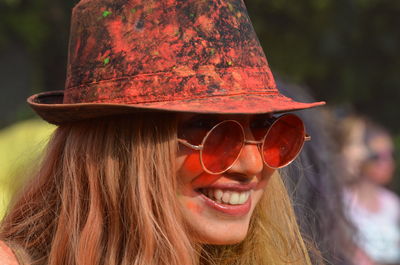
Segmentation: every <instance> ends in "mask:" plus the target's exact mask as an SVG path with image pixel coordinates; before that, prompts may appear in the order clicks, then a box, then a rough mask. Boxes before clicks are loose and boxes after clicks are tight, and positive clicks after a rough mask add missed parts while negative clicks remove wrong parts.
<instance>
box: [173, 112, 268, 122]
mask: <svg viewBox="0 0 400 265" xmlns="http://www.w3.org/2000/svg"><path fill="white" fill-rule="evenodd" d="M272 116H273V115H272V113H265V114H199V113H179V114H178V115H177V117H178V121H180V122H184V121H187V120H190V119H192V118H194V117H196V118H197V117H198V118H204V119H213V120H236V121H247V120H251V119H254V118H259V117H266V118H271V117H272Z"/></svg>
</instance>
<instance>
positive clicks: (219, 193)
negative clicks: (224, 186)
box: [202, 189, 250, 205]
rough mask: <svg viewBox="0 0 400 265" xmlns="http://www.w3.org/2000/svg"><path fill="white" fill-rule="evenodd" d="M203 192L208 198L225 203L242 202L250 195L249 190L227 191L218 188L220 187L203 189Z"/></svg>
mask: <svg viewBox="0 0 400 265" xmlns="http://www.w3.org/2000/svg"><path fill="white" fill-rule="evenodd" d="M202 192H203V194H204V195H206V196H207V197H208V198H210V199H212V200H214V201H216V202H218V203H222V202H223V203H225V204H231V205H239V204H244V203H245V202H246V201H247V200H248V199H249V196H250V191H242V192H237V191H228V190H225V191H223V190H220V189H204V190H203V191H202Z"/></svg>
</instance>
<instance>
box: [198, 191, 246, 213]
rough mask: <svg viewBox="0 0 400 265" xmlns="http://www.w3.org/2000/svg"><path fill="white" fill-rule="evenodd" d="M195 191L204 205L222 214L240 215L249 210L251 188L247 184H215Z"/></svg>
mask: <svg viewBox="0 0 400 265" xmlns="http://www.w3.org/2000/svg"><path fill="white" fill-rule="evenodd" d="M197 191H198V193H199V194H200V197H201V198H202V199H203V201H204V203H205V204H206V206H208V207H210V208H211V209H213V210H215V211H217V212H219V213H222V214H224V215H227V216H232V217H241V216H244V215H246V214H248V213H249V212H250V209H251V194H252V191H253V189H252V188H250V187H249V186H247V187H245V186H240V187H239V186H237V185H234V186H232V185H222V186H221V185H217V187H204V188H201V189H198V190H197Z"/></svg>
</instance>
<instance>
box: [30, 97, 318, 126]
mask: <svg viewBox="0 0 400 265" xmlns="http://www.w3.org/2000/svg"><path fill="white" fill-rule="evenodd" d="M63 98H64V91H52V92H44V93H39V94H36V95H33V96H31V97H29V98H28V103H29V105H30V106H31V107H32V108H33V109H34V110H35V111H36V113H37V114H38V115H39V116H41V117H42V118H43V119H44V120H46V121H47V122H49V123H52V124H56V125H59V124H63V123H68V122H74V121H80V120H86V119H92V118H98V117H105V116H112V115H121V114H129V113H133V112H144V111H171V112H192V113H204V114H207V113H215V114H261V113H276V112H287V111H293V110H301V109H307V108H312V107H316V106H321V105H324V104H325V102H324V101H320V102H312V103H302V102H296V101H294V100H292V99H291V98H288V97H286V96H283V95H282V94H279V93H274V94H240V95H225V96H213V97H205V98H195V99H186V100H175V101H161V102H146V103H132V104H120V103H119V104H115V103H74V104H65V103H63Z"/></svg>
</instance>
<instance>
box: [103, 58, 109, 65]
mask: <svg viewBox="0 0 400 265" xmlns="http://www.w3.org/2000/svg"><path fill="white" fill-rule="evenodd" d="M109 62H110V57H107V58H105V59H104V61H103V63H104V65H107V64H108V63H109Z"/></svg>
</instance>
